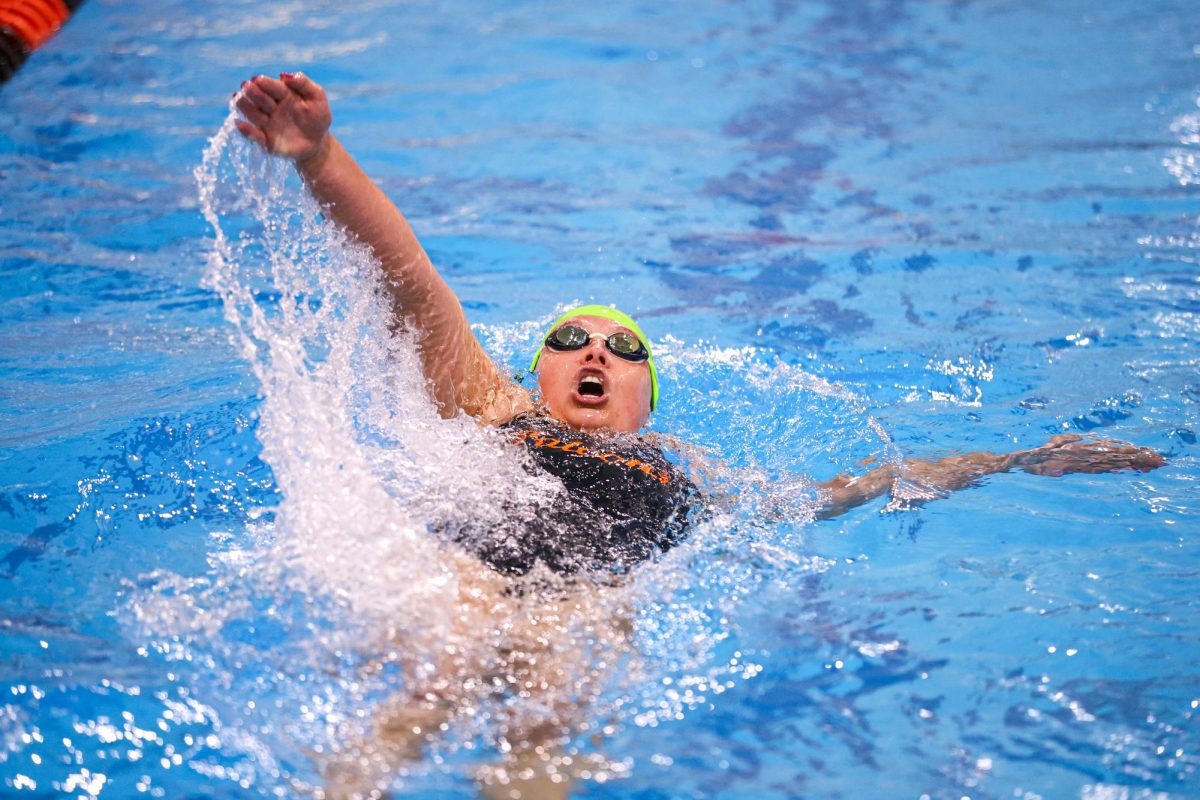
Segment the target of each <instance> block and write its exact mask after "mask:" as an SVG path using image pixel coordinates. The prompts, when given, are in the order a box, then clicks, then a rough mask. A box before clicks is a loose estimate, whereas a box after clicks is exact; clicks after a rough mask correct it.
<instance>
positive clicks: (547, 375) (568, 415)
mask: <svg viewBox="0 0 1200 800" xmlns="http://www.w3.org/2000/svg"><path fill="white" fill-rule="evenodd" d="M562 325H578V326H579V327H581V328H583V329H584V330H586V331H587V332H589V333H601V334H604V336H609V335H611V334H614V333H617V332H618V331H623V332H625V333H629V334H633V335H635V336H636V334H634V333H633V331H631V330H629V328H626V327H625V326H624V325H621V324H619V323H616V322H613V321H612V320H610V319H604V318H603V317H589V316H579V317H571V318H570V319H568V320H566V321H565V322H562V323H560V325H559V327H562ZM538 388H539V389H540V390H541V393H542V401H543V402H544V403H545V404H546V406H547V408H548V409H549V411H550V416H552V417H554V418H555V419H557V420H561V421H562V422H565V423H567V424H568V425H570V426H571V427H572V428H575V429H576V430H582V431H589V430H598V429H601V428H606V429H608V430H612V431H619V432H623V433H636V432H637V431H638V430H639V429H641V427H642V426H643V425H645V424H646V420H647V419H649V418H650V367H649V365H648V364H647V363H646V362H645V361H643V362H641V363H634V362H632V361H626V360H625V359H623V358H618V357H616V356H615V355H613V354H612V353H611V352H610V351H609V349H608V347H607V345H605V343H604V342H603V341H601V340H600V339H599V338H593V339H592V340H591V341H590V342H588V344H587V345H586V346H585V347H583V348H582V349H580V350H568V351H565V352H559V351H557V350H552V349H550V348H549V347H543V348H542V356H541V358H540V359H539V360H538Z"/></svg>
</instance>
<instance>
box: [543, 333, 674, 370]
mask: <svg viewBox="0 0 1200 800" xmlns="http://www.w3.org/2000/svg"><path fill="white" fill-rule="evenodd" d="M593 336H600V337H601V338H603V339H604V344H605V346H606V347H608V350H609V352H610V353H612V354H613V355H614V356H616V357H617V358H623V359H625V360H626V361H634V362H638V361H645V360H646V359H647V358H649V357H650V354H649V353H648V352H646V348H645V347H643V346H642V343H641V342H640V341H639V340H638V338H637V337H636V336H634V335H633V334H631V333H626V332H624V331H617V332H616V333H614V334H612V335H611V336H607V337H605V336H603V335H602V334H599V333H588V332H587V331H585V330H584V329H583V328H581V327H579V326H578V325H563V326H562V327H561V328H558V329H557V330H554V331H552V332H551V333H550V335H549V336H547V337H546V347H549V348H550V349H551V350H557V351H559V352H563V351H567V350H580V349H582V348H584V347H587V345H588V342H590V341H592V337H593Z"/></svg>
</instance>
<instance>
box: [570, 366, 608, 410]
mask: <svg viewBox="0 0 1200 800" xmlns="http://www.w3.org/2000/svg"><path fill="white" fill-rule="evenodd" d="M607 401H608V390H607V389H605V385H604V375H598V374H584V375H582V377H581V378H580V383H578V384H576V385H575V402H576V403H580V404H582V405H602V404H604V403H606V402H607Z"/></svg>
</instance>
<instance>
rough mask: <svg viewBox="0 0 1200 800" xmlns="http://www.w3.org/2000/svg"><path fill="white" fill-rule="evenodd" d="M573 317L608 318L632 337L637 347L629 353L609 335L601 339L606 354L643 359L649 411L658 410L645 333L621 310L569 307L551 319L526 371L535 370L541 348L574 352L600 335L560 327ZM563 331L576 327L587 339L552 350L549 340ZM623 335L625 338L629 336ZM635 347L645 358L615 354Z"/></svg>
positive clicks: (655, 380) (651, 355)
mask: <svg viewBox="0 0 1200 800" xmlns="http://www.w3.org/2000/svg"><path fill="white" fill-rule="evenodd" d="M573 317H600V318H601V319H609V320H612V321H613V322H615V323H617V324H618V325H620V326H622V327H625V328H628V329H629V330H631V331H633V334H634V335H633V336H630V338H631V339H633V340H634V342H636V343H637V346H635V347H634V348H633V350H629V349H628V347H627V346H626V345H625V344H620V343H614V342H612V341H611V340H612V338H613V337H612V336H608V337H604V341H605V345H606V346H607V347H608V349H609V351H610V352H611V353H612V354H613V355H615V356H617V357H618V358H624V359H625V360H626V361H634V362H640V361H643V360H644V361H645V362H646V366H647V367H648V368H649V369H650V410H651V411H653V410H654V409H656V408H658V369H657V368H655V366H654V351H653V350H651V349H650V340H649V339H647V338H646V334H644V333H642V329H641V328H640V327H639V326H638V324H637V323H636V322H634V321H633V317H631V316H629V315H628V314H626V313H625V312H623V311H620V310H618V309H615V308H613V307H612V306H598V305H597V306H578V307H577V308H572V309H570V310H569V311H567V312H566V313H564V314H562V315H561V316H559V318H558V319H556V320H554V324H553V325H551V326H550V333H548V334H547V335H546V338H545V339H543V340H542V345H541V346H539V347H538V350H537V352H536V353H534V354H533V361H532V362H530V364H529V371H530V372H534V371H535V370H537V365H538V361H539V360H540V359H541V357H542V347H549V348H550V349H551V350H556V349H557V350H577V349H579V348H581V347H584V346H586V345H587V343H588V342H590V341H591V340H592V337H593V336H600V335H601V334H592V333H588V332H587V331H585V330H583V328H579V326H577V325H563V323H564V322H566V321H567V320H569V319H572V318H573ZM563 328H577V329H578V330H579V331H581V332H582V333H583V335H584V336H586V337H587V338H586V339H583V340H581V341H580V343H579V344H575V345H572V344H571V341H572V340H571V339H567V340H566V342H567V344H566V346H565V347H556V346H555V344H553V343H551V341H550V340H551V339H552V338H554V337H555V335H556V334H557V333H558V332H559V331H560V330H561V329H563ZM616 335H619V334H614V336H616ZM625 335H626V336H629V334H625ZM639 347H640V348H641V349H643V350H645V353H646V355H645V358H644V359H641V358H628V357H627V356H624V355H622V354H621V352H619V351H620V350H621V349H625V350H626V351H627V352H628V353H629V354H630V355H632V354H633V353H635V352H636V351H637V350H638V348H639Z"/></svg>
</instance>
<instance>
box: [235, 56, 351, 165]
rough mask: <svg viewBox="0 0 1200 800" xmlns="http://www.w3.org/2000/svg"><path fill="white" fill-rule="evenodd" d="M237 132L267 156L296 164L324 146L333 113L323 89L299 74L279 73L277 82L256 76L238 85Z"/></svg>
mask: <svg viewBox="0 0 1200 800" xmlns="http://www.w3.org/2000/svg"><path fill="white" fill-rule="evenodd" d="M237 107H238V110H239V111H241V112H242V114H243V115H244V116H245V117H246V119H244V120H241V119H239V120H237V121H236V123H235V124H236V125H237V129H238V131H239V132H240V133H241V134H242V135H243V136H245V137H246V138H247V139H249V140H250V141H252V142H255V143H257V144H258V145H260V146H261V147H262V148H263V149H264V150H266V151H267V152H268V153H270V154H272V155H276V156H283V157H284V158H290V159H292V160H293V161H295V162H297V163H300V162H303V161H308V160H309V159H312V158H314V157H315V156H317V155H319V154H320V153H321V152H322V148H323V147H324V146H325V145H326V143H327V140H328V136H327V134H328V133H329V126H330V124H331V123H332V122H333V113H332V112H331V111H330V110H329V100H328V99H327V98H326V97H325V90H324V89H322V88H321V87H320V86H319V85H318V84H317V83H316V82H315V81H313V80H311V79H310V78H309V77H308V76H307V75H304V74H302V73H299V72H296V73H288V72H285V73H282V74H281V75H280V76H279V80H276V79H275V78H269V77H267V76H266V75H256V76H255V77H253V78H252V79H250V80H248V81H246V82H245V83H243V84H242V91H241V94H240V95H239V96H238V99H237Z"/></svg>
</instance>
